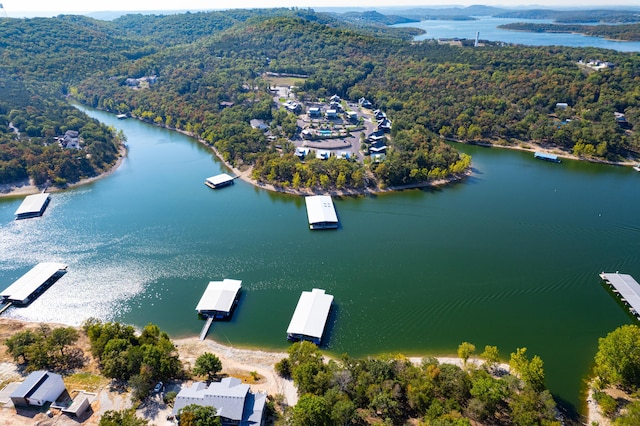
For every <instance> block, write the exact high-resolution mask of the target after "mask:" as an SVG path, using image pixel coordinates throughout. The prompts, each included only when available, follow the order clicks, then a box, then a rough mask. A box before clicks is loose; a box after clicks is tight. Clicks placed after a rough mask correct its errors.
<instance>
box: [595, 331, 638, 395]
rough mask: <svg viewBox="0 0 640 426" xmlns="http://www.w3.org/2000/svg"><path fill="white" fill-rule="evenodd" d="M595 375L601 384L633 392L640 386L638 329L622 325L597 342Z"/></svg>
mask: <svg viewBox="0 0 640 426" xmlns="http://www.w3.org/2000/svg"><path fill="white" fill-rule="evenodd" d="M595 364H596V365H595V367H594V371H595V374H596V375H597V376H598V377H599V378H600V380H601V382H602V383H603V384H612V385H615V386H621V387H623V388H625V389H629V390H635V389H637V388H638V387H639V386H640V327H638V326H636V325H631V324H628V325H623V326H621V327H618V328H616V329H615V330H614V331H612V332H611V333H609V334H607V336H606V337H603V338H600V339H599V341H598V352H597V353H596V356H595Z"/></svg>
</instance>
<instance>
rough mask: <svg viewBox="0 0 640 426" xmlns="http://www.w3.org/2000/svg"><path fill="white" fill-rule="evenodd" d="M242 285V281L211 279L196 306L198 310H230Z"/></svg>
mask: <svg viewBox="0 0 640 426" xmlns="http://www.w3.org/2000/svg"><path fill="white" fill-rule="evenodd" d="M241 287H242V281H240V280H230V279H225V280H223V281H211V282H210V283H209V285H208V286H207V288H206V290H205V291H204V294H203V295H202V297H201V298H200V301H199V302H198V306H196V311H198V312H210V311H216V312H230V311H231V308H232V307H233V302H234V301H235V300H236V296H237V295H238V292H239V291H240V288H241Z"/></svg>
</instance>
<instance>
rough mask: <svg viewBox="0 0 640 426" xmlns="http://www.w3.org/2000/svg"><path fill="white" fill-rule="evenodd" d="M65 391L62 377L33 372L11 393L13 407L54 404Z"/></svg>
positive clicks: (46, 372)
mask: <svg viewBox="0 0 640 426" xmlns="http://www.w3.org/2000/svg"><path fill="white" fill-rule="evenodd" d="M65 390H66V388H65V386H64V382H63V381H62V376H60V375H59V374H55V373H50V372H48V371H34V372H33V373H31V374H29V375H28V376H27V378H26V379H25V381H24V382H22V383H21V384H20V386H18V387H17V388H16V389H15V390H14V391H13V392H12V393H11V396H10V398H11V402H13V405H14V406H20V407H26V406H30V405H32V406H40V407H41V406H43V405H45V404H46V403H48V402H49V403H50V402H54V401H55V400H56V399H58V397H59V396H60V395H62V394H63V393H64V391H65Z"/></svg>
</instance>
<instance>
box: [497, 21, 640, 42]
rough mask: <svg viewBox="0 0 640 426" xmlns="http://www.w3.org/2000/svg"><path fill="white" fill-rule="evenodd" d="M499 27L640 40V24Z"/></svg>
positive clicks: (517, 24) (517, 23) (509, 25)
mask: <svg viewBox="0 0 640 426" xmlns="http://www.w3.org/2000/svg"><path fill="white" fill-rule="evenodd" d="M498 28H503V29H505V30H515V31H529V32H534V33H578V34H584V35H588V36H594V37H606V38H608V39H612V40H624V41H639V40H640V24H627V25H579V24H533V23H529V22H515V23H513V24H504V25H500V26H499V27H498Z"/></svg>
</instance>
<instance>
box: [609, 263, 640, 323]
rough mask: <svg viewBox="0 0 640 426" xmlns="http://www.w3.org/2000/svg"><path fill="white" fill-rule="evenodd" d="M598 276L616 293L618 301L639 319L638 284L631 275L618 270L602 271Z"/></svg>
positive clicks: (639, 300)
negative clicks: (613, 271)
mask: <svg viewBox="0 0 640 426" xmlns="http://www.w3.org/2000/svg"><path fill="white" fill-rule="evenodd" d="M600 278H602V280H603V281H604V282H606V283H607V284H608V285H609V287H611V290H612V291H613V292H614V293H615V294H616V295H618V297H619V298H620V301H621V302H622V303H624V305H625V306H627V307H628V308H629V312H631V314H632V315H633V316H634V317H636V318H637V319H640V284H638V282H637V281H636V280H635V279H634V278H633V277H632V276H631V275H628V274H620V273H618V272H615V273H605V272H602V273H601V274H600Z"/></svg>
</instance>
